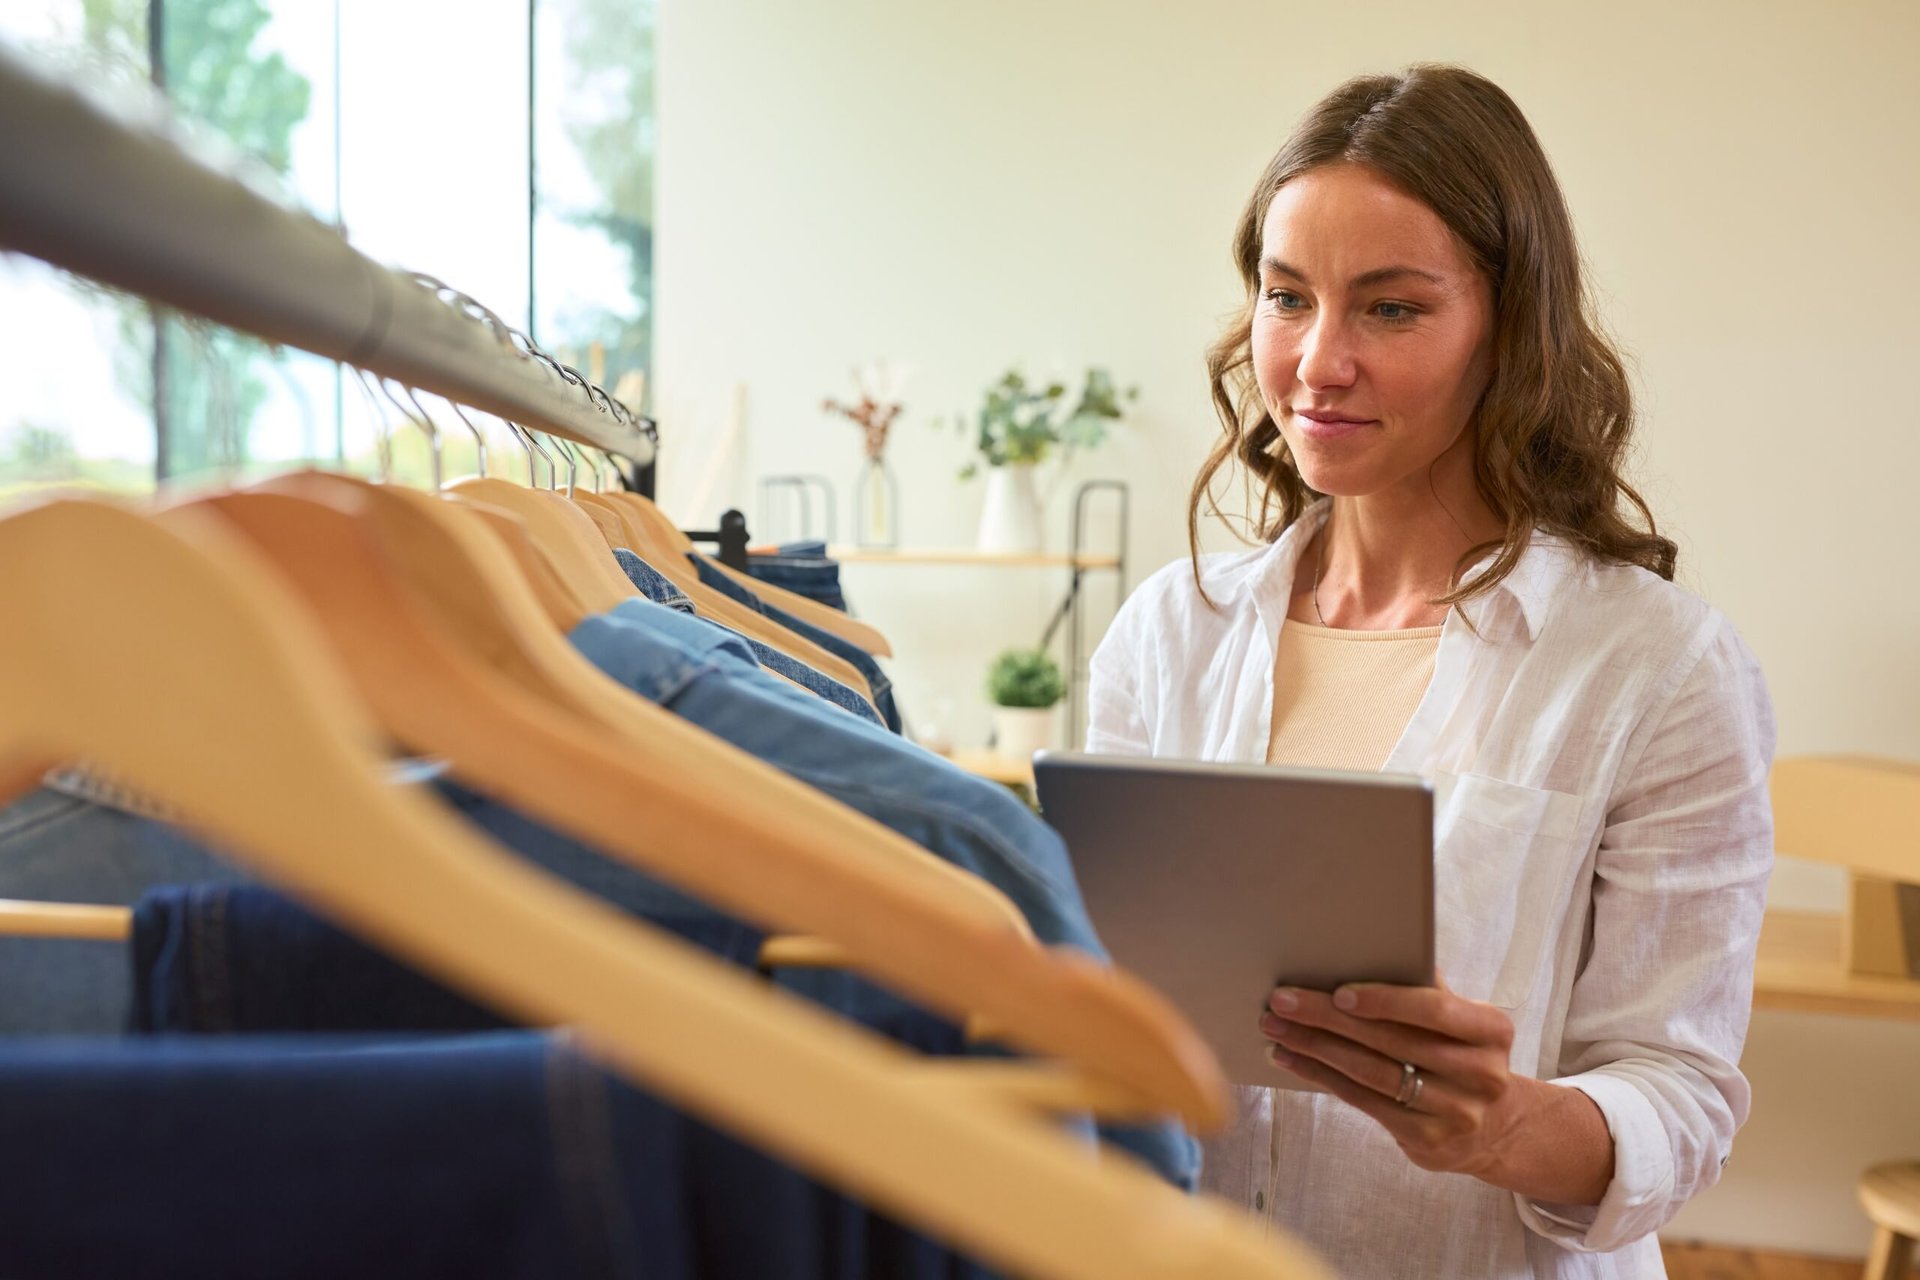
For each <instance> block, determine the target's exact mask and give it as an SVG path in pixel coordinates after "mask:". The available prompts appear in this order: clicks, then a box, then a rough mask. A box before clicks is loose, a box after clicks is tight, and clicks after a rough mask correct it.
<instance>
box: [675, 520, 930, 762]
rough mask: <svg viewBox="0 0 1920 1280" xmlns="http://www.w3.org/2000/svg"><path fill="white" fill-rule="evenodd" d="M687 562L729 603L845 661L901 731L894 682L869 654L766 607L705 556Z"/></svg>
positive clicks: (884, 718)
mask: <svg viewBox="0 0 1920 1280" xmlns="http://www.w3.org/2000/svg"><path fill="white" fill-rule="evenodd" d="M687 559H689V560H691V561H693V568H694V572H696V573H698V574H699V575H700V581H701V582H702V583H704V584H706V585H707V586H709V587H711V588H713V589H714V590H715V591H718V592H720V593H721V594H722V595H725V596H726V597H727V598H728V599H731V600H733V601H735V602H736V603H738V604H743V605H745V606H746V607H747V608H749V609H752V610H753V611H754V612H755V613H758V614H760V615H761V616H762V617H765V618H766V619H767V620H768V621H770V622H774V623H777V624H779V625H780V626H782V627H785V628H786V629H787V630H789V631H791V632H793V633H794V634H795V635H797V636H799V637H801V638H802V639H804V640H811V641H812V642H813V643H815V644H817V645H819V646H820V647H821V648H822V649H825V650H826V651H827V652H828V653H831V654H833V655H834V656H835V657H837V658H844V659H845V660H846V661H848V662H850V663H852V664H853V669H854V670H856V671H858V672H859V673H860V674H861V676H862V677H864V678H865V680H866V682H867V684H868V686H869V687H870V688H872V690H873V705H874V706H875V707H876V708H878V710H879V712H880V719H881V720H882V721H883V722H884V723H885V724H886V726H887V728H889V729H891V730H893V731H894V732H895V733H899V732H900V731H901V723H900V712H899V711H898V710H897V709H896V708H895V707H894V702H893V681H891V680H889V679H887V673H886V672H884V671H882V670H881V669H880V664H879V663H878V662H876V661H875V660H874V657H873V655H872V654H870V653H868V652H867V651H866V650H865V649H862V648H861V647H860V646H859V645H857V644H854V643H853V642H852V641H850V640H843V639H841V638H840V637H839V636H837V635H835V634H833V632H831V631H823V630H822V629H820V628H819V627H816V626H814V625H813V624H812V623H811V622H805V621H803V620H801V619H799V618H796V617H795V616H794V615H792V614H790V613H788V612H787V611H786V610H785V609H782V608H780V607H779V606H778V605H772V604H768V603H767V602H766V601H764V600H762V599H761V598H760V597H759V596H756V595H755V594H753V592H751V591H749V590H747V589H746V588H745V587H743V586H741V585H740V584H739V583H737V582H735V581H734V580H733V579H732V578H729V577H728V576H727V575H726V574H724V573H722V572H720V570H718V569H716V568H715V567H714V565H713V562H712V561H711V560H708V559H707V558H706V557H705V556H702V555H699V554H697V553H695V552H688V553H687Z"/></svg>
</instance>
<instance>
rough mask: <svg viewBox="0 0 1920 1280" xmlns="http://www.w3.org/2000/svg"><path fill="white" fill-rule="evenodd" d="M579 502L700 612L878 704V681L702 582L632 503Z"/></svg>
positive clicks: (593, 496)
mask: <svg viewBox="0 0 1920 1280" xmlns="http://www.w3.org/2000/svg"><path fill="white" fill-rule="evenodd" d="M573 500H574V501H575V502H576V503H578V504H580V505H581V507H582V508H583V509H584V510H586V511H588V512H589V513H590V514H591V515H593V516H594V517H595V519H596V520H606V521H608V522H611V523H613V524H615V525H616V526H617V527H618V529H619V532H618V533H616V534H611V535H609V537H610V538H617V539H618V541H616V542H614V543H613V545H616V546H622V547H625V548H626V549H627V550H629V551H631V552H633V553H634V554H635V555H637V556H639V557H640V558H641V559H643V560H645V561H646V562H647V564H648V565H649V566H650V567H651V568H653V570H654V571H655V572H657V573H658V574H660V576H661V577H663V578H665V579H666V580H667V581H669V582H671V583H673V585H674V586H675V587H677V588H678V589H679V590H680V592H681V593H682V594H683V595H685V596H686V597H687V598H688V599H689V600H691V601H693V604H694V608H695V610H696V611H697V612H698V613H699V614H700V615H701V616H702V617H706V618H712V619H714V620H715V621H718V622H724V623H725V624H726V625H727V626H729V627H732V628H733V629H734V630H736V631H739V632H741V633H742V634H744V635H748V636H751V637H752V638H753V639H755V640H758V641H759V642H760V643H761V644H764V645H767V646H769V647H770V648H774V649H777V650H779V651H780V652H781V653H784V654H786V655H787V656H788V657H790V658H792V659H794V660H795V661H797V662H803V663H805V664H806V665H807V666H809V667H812V668H813V669H814V670H815V671H818V672H819V673H820V674H821V675H824V676H828V677H830V678H831V679H833V680H837V681H838V682H839V683H841V684H843V685H845V686H846V687H847V688H849V689H852V690H853V691H854V692H855V693H857V694H859V695H860V696H861V697H862V698H864V699H866V700H867V702H868V704H869V705H871V704H872V703H873V700H874V698H873V687H872V685H871V684H869V683H868V681H867V678H866V676H864V675H863V674H861V672H860V670H859V669H858V668H856V667H855V666H854V665H853V664H852V663H850V662H848V661H847V660H846V659H845V658H842V657H840V656H839V655H838V654H836V653H833V652H832V651H830V650H827V649H823V648H821V647H820V646H819V645H817V644H815V643H814V642H813V641H811V640H808V639H807V638H806V637H805V636H802V635H800V634H799V633H797V632H794V631H789V630H788V629H787V628H785V627H783V626H781V625H780V624H779V623H777V622H775V621H773V620H772V619H770V618H768V617H767V616H766V615H764V614H761V613H757V612H755V611H754V610H752V609H749V608H748V607H747V606H745V605H743V604H741V603H740V602H739V601H738V600H735V599H733V598H732V597H731V596H729V595H726V594H725V593H724V592H720V591H716V590H715V589H713V588H712V587H710V586H708V585H707V584H706V583H704V582H702V581H701V580H700V575H699V574H698V573H696V572H695V571H694V569H693V566H692V565H691V564H689V563H688V561H687V558H686V555H685V553H683V552H681V551H680V550H679V549H678V548H669V547H667V546H663V545H662V544H661V543H660V542H659V540H658V539H657V538H655V537H654V536H653V533H652V531H651V530H650V529H648V528H647V527H646V526H645V524H644V523H643V522H641V521H640V520H639V519H637V518H636V516H635V515H634V513H633V510H632V507H631V505H630V504H622V503H620V502H618V501H616V498H615V495H612V494H601V493H589V492H587V491H585V490H582V489H576V490H575V491H574V494H573ZM876 714H877V712H876Z"/></svg>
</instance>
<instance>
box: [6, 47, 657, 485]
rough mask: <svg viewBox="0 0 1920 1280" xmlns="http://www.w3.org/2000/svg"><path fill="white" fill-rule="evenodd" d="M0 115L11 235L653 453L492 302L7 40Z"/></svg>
mask: <svg viewBox="0 0 1920 1280" xmlns="http://www.w3.org/2000/svg"><path fill="white" fill-rule="evenodd" d="M0 119H5V120H6V121H7V145H6V147H5V148H4V150H0V250H13V251H18V252H22V253H27V254H31V255H32V256H34V257H37V258H41V259H43V260H45V261H47V262H49V263H51V264H53V265H54V266H57V267H62V268H65V269H66V270H69V271H72V272H74V273H76V274H78V275H82V276H86V277H89V278H91V279H93V280H97V281H99V282H101V283H103V284H108V285H112V286H114V287H115V288H119V289H124V290H127V291H129V292H131V293H135V294H139V295H141V296H144V297H147V298H151V299H153V300H155V301H157V302H161V303H164V304H166V305H167V306H170V307H174V308H176V309H178V310H180V311H183V312H190V313H192V314H194V315H199V316H203V317H205V318H207V319H209V320H213V321H215V322H217V323H220V324H223V325H227V326H229V327H230V328H234V329H238V330H242V331H245V332H247V333H251V334H255V335H257V336H259V337H262V338H265V339H266V340H268V341H269V342H274V343H281V344H284V345H287V346H292V347H299V348H301V349H302V350H305V351H311V352H313V353H314V354H316V355H320V356H324V357H327V358H328V359H332V360H339V361H342V362H343V363H346V364H350V365H354V366H356V367H358V368H361V369H365V370H366V371H368V372H369V373H372V374H375V375H378V376H380V377H384V378H391V379H393V380H394V381H395V382H398V383H400V384H401V385H403V386H409V387H416V388H419V389H420V390H423V391H427V392H431V393H432V394H434V395H437V396H442V397H444V398H446V399H448V400H452V401H457V402H458V403H460V404H464V405H468V406H470V407H472V408H475V409H479V410H481V411H482V412H485V413H489V414H493V415H495V416H497V417H500V418H504V419H506V420H507V421H509V422H513V423H518V424H519V425H521V426H523V427H532V428H536V429H538V430H541V431H544V432H548V433H550V434H552V435H556V436H560V437H563V438H565V439H567V440H571V441H573V442H574V443H576V444H583V445H589V446H591V447H593V448H595V449H600V450H603V451H605V452H607V453H609V454H612V455H615V456H617V457H619V458H623V459H626V460H627V461H628V462H629V463H631V464H634V465H635V466H636V467H639V468H641V469H643V470H644V469H646V468H649V467H650V466H651V464H652V462H653V460H654V455H655V445H656V439H657V435H656V433H655V431H654V429H653V424H652V423H651V422H650V421H648V420H647V419H644V418H640V417H638V416H637V415H635V414H634V413H633V412H632V411H631V410H629V409H628V408H627V407H626V406H625V405H623V404H621V403H620V402H619V401H618V400H616V399H614V398H613V397H612V396H611V395H609V394H608V393H607V392H606V391H604V390H602V389H601V388H599V387H597V386H595V385H593V384H592V383H590V382H589V381H587V379H585V378H584V377H582V376H581V375H580V374H578V373H577V372H575V371H574V370H572V369H569V368H567V367H566V366H564V365H562V364H560V363H559V362H557V361H555V360H553V359H552V358H551V357H549V356H547V355H546V353H545V352H543V351H541V350H540V349H539V348H538V347H537V346H534V345H533V344H532V343H530V342H529V343H526V344H525V346H524V347H523V346H522V345H520V343H519V342H517V341H516V338H515V335H514V334H513V333H512V331H511V330H510V329H508V328H507V326H506V325H505V324H504V323H503V322H501V321H500V320H499V319H498V317H496V316H494V315H493V314H492V313H491V312H489V311H487V310H486V308H484V307H481V306H480V305H479V304H478V303H475V302H474V301H473V300H472V299H470V298H467V297H466V296H465V295H462V294H459V293H458V292H457V291H455V290H452V289H449V288H447V287H446V286H444V285H441V284H439V282H438V281H434V280H431V279H430V278H427V277H421V276H415V275H411V274H409V273H406V272H403V271H398V270H395V269H393V268H390V267H386V266H382V265H381V264H379V263H377V262H375V261H373V259H371V258H369V257H367V256H366V255H365V254H363V253H361V252H360V251H359V250H357V249H355V248H354V247H353V246H352V245H350V244H348V243H347V241H346V239H345V238H344V237H343V236H342V235H341V234H340V233H339V232H338V231H337V230H336V229H334V228H333V227H330V226H328V225H327V224H325V223H323V222H320V221H318V220H316V219H315V218H313V217H311V216H309V215H307V214H305V213H302V212H299V211H297V210H294V209H291V208H288V207H286V206H284V205H281V204H279V203H276V202H275V201H273V200H269V199H267V198H266V197H265V196H263V195H261V194H259V193H258V192H255V191H254V190H252V189H251V188H249V187H248V186H246V185H245V184H244V183H243V182H241V181H240V180H239V179H238V178H236V177H233V176H232V175H229V174H225V173H221V172H219V171H218V170H216V169H214V168H212V167H211V166H209V165H207V164H204V163H202V162H201V161H199V160H197V159H195V158H193V157H192V156H189V155H188V154H187V153H186V152H185V151H183V150H182V149H181V148H180V146H179V145H178V144H177V143H176V142H174V141H173V140H172V139H170V138H168V137H167V136H165V134H164V133H163V132H162V131H161V130H160V129H158V128H155V127H154V126H153V125H151V124H140V123H135V122H133V121H130V120H128V119H124V118H121V116H120V115H119V114H117V113H115V112H112V111H110V110H109V109H107V108H106V107H105V106H104V105H103V104H102V103H100V102H98V101H96V100H94V99H92V98H90V97H88V96H86V95H84V94H82V93H81V92H79V91H78V90H76V89H74V88H72V87H70V86H67V85H63V84H60V83H57V82H55V81H53V80H51V79H49V78H47V77H46V76H45V75H44V74H43V73H41V72H40V71H38V70H36V69H34V68H32V67H30V66H28V65H27V64H26V63H25V62H23V61H22V60H21V59H20V58H19V57H18V56H17V55H16V54H13V53H11V52H10V51H8V50H6V49H4V48H0ZM295 282H297V284H296V283H295Z"/></svg>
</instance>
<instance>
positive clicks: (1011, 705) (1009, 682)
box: [987, 649, 1067, 760]
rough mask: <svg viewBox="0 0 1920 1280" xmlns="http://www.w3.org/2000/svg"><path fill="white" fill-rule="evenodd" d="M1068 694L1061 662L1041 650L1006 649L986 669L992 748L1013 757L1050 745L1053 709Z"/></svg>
mask: <svg viewBox="0 0 1920 1280" xmlns="http://www.w3.org/2000/svg"><path fill="white" fill-rule="evenodd" d="M1066 694H1067V681H1066V677H1065V676H1063V675H1062V674H1061V673H1060V664H1059V663H1057V662H1055V661H1054V660H1053V658H1052V656H1051V655H1049V654H1048V653H1047V652H1046V651H1045V650H1044V649H1009V650H1007V651H1006V652H1005V653H1003V654H1001V655H1000V656H999V657H997V658H995V659H994V660H993V666H992V667H991V668H989V669H988V671H987V697H988V698H990V699H991V700H992V702H993V737H994V749H995V750H996V751H997V752H999V753H1000V754H1001V755H1003V756H1006V757H1008V758H1009V759H1014V760H1031V759H1032V758H1033V753H1034V752H1036V751H1040V750H1044V749H1045V748H1047V747H1050V746H1052V745H1053V737H1054V721H1055V719H1056V718H1057V717H1056V715H1055V712H1054V708H1055V707H1057V706H1058V705H1059V703H1060V699H1062V698H1064V697H1065V696H1066Z"/></svg>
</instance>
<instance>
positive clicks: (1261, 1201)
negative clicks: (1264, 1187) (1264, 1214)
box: [1253, 1191, 1267, 1209]
mask: <svg viewBox="0 0 1920 1280" xmlns="http://www.w3.org/2000/svg"><path fill="white" fill-rule="evenodd" d="M1253 1207H1254V1208H1256V1209H1265V1208H1266V1207H1267V1193H1266V1192H1264V1191H1256V1192H1254V1193H1253Z"/></svg>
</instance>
